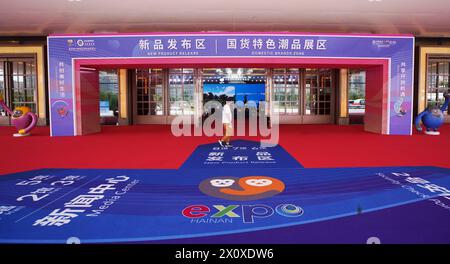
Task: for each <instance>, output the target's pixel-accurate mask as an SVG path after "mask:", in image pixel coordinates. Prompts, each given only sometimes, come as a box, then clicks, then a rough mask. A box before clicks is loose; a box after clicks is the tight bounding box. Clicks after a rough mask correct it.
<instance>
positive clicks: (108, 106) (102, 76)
mask: <svg viewBox="0 0 450 264" xmlns="http://www.w3.org/2000/svg"><path fill="white" fill-rule="evenodd" d="M99 86H100V118H101V123H102V124H105V125H115V124H117V118H118V116H119V77H118V74H117V70H108V71H99Z"/></svg>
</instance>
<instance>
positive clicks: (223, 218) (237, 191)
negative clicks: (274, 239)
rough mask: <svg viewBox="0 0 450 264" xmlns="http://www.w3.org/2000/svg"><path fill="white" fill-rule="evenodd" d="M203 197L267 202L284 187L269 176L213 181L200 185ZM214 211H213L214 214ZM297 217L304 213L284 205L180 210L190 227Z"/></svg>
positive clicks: (200, 205)
mask: <svg viewBox="0 0 450 264" xmlns="http://www.w3.org/2000/svg"><path fill="white" fill-rule="evenodd" d="M199 189H200V191H201V192H202V193H204V194H206V195H208V196H212V197H217V198H221V199H225V200H231V201H254V200H260V199H263V198H269V197H272V196H274V195H277V194H279V193H281V192H283V191H284V189H285V185H284V183H283V182H282V181H281V180H279V179H276V178H272V177H268V176H246V177H243V178H238V177H213V178H208V179H205V180H203V181H202V182H201V183H200V184H199ZM213 210H215V211H213ZM275 213H276V215H279V216H283V217H299V216H301V215H303V209H302V208H301V207H299V206H297V205H294V204H290V203H285V204H279V205H277V206H275V207H273V206H269V205H266V204H254V205H248V204H246V205H238V204H231V205H223V204H214V205H212V206H207V205H203V204H196V205H190V206H187V207H186V208H184V209H183V211H182V214H183V216H184V217H186V218H189V219H190V220H191V223H207V224H211V223H233V219H236V218H242V222H243V223H245V224H251V223H254V222H255V219H256V218H268V217H271V216H273V215H275Z"/></svg>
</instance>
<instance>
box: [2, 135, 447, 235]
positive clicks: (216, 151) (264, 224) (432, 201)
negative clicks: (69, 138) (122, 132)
mask: <svg viewBox="0 0 450 264" xmlns="http://www.w3.org/2000/svg"><path fill="white" fill-rule="evenodd" d="M211 157H212V158H211ZM449 187H450V169H446V168H437V167H380V168H329V169H328V168H327V169H307V168H303V167H302V166H301V165H300V164H299V163H298V162H297V161H296V160H295V159H294V158H292V157H291V156H290V155H289V154H288V153H287V152H286V151H285V150H284V149H283V148H281V147H280V146H278V147H275V148H260V147H259V145H258V144H257V143H255V142H250V141H239V142H235V144H234V147H233V148H221V147H218V144H209V145H203V146H199V147H198V148H197V149H196V151H194V153H193V154H192V155H191V157H190V158H189V159H188V160H187V161H186V163H185V164H184V165H183V166H182V167H181V168H180V169H178V170H92V169H42V170H36V171H28V172H23V173H17V174H11V175H5V176H2V177H0V242H2V243H66V242H67V241H69V242H70V241H72V242H73V241H77V242H78V241H79V242H81V243H98V242H100V243H108V242H111V243H136V242H137V243H143V242H149V243H366V240H367V239H368V238H369V237H376V238H377V239H380V240H381V241H382V243H449V242H450V228H449V227H448V223H449V222H450V192H449Z"/></svg>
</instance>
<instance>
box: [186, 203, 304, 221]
mask: <svg viewBox="0 0 450 264" xmlns="http://www.w3.org/2000/svg"><path fill="white" fill-rule="evenodd" d="M212 207H213V208H215V209H216V212H212V211H211V208H210V207H208V206H206V205H190V206H188V207H186V208H184V209H183V210H182V214H183V216H184V217H186V218H189V219H200V218H205V217H207V216H209V215H211V216H210V218H212V219H219V218H222V217H224V216H227V217H229V218H242V222H243V223H244V224H252V223H254V222H255V219H256V218H268V217H271V216H273V215H274V214H275V213H276V214H277V215H280V216H284V217H299V216H301V215H303V212H304V211H303V209H302V208H301V207H299V206H297V205H294V204H280V205H278V206H276V207H275V209H274V208H272V207H271V206H268V205H265V204H255V205H227V206H225V205H213V206H212ZM239 207H240V210H239V212H237V211H238V208H239Z"/></svg>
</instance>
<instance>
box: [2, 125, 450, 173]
mask: <svg viewBox="0 0 450 264" xmlns="http://www.w3.org/2000/svg"><path fill="white" fill-rule="evenodd" d="M14 132H15V131H14V128H12V127H0V147H1V149H2V151H3V158H1V161H0V164H1V165H0V174H7V173H13V172H18V171H26V170H33V169H40V168H163V169H169V168H178V167H179V166H180V165H181V164H182V163H183V162H184V160H185V159H186V158H187V157H188V156H189V154H190V153H191V152H192V151H193V150H194V148H195V147H196V146H197V145H199V144H202V143H210V142H215V141H216V140H217V138H215V137H214V138H210V137H178V138H177V137H174V136H172V134H171V132H170V126H164V125H148V126H122V127H115V126H104V127H103V131H102V133H99V134H95V135H89V136H82V137H54V138H51V137H49V129H48V127H38V128H36V129H35V130H34V131H33V132H34V133H33V136H31V137H26V138H13V137H12V134H13V133H14ZM247 138H248V139H254V140H256V139H257V138H256V137H253V138H252V137H247ZM280 144H281V145H282V146H283V147H284V148H285V149H286V150H287V151H288V152H289V153H290V154H291V155H293V156H294V157H295V158H296V159H297V160H299V161H300V163H302V164H303V166H305V167H308V168H313V167H325V168H326V167H355V166H357V167H361V166H402V165H405V166H406V165H408V166H419V165H421V166H422V165H425V166H426V165H430V166H440V167H447V168H449V167H450V125H445V126H444V127H442V128H441V135H440V136H436V137H433V136H425V135H422V134H415V135H413V136H383V135H378V134H372V133H367V132H364V131H363V127H362V126H360V125H353V126H336V125H284V126H281V128H280Z"/></svg>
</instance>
